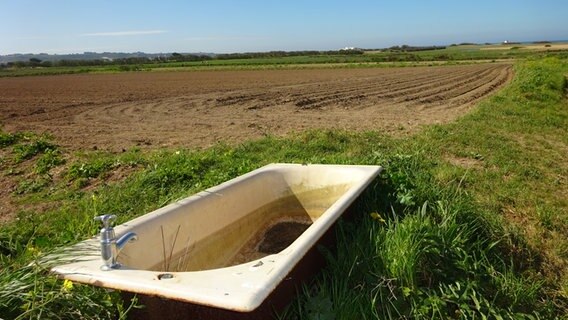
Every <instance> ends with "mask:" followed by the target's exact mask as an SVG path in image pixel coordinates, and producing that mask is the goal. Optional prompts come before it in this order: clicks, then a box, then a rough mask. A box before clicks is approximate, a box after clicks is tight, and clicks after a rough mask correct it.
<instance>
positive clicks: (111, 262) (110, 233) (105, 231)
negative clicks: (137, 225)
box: [95, 214, 138, 271]
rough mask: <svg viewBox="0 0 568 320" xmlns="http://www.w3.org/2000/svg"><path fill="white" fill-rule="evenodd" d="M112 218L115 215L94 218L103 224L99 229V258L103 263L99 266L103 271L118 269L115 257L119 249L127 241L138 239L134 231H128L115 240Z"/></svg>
mask: <svg viewBox="0 0 568 320" xmlns="http://www.w3.org/2000/svg"><path fill="white" fill-rule="evenodd" d="M114 219H116V216H115V215H111V214H105V215H102V216H98V217H95V220H98V221H101V222H102V224H103V228H102V229H101V258H102V259H103V263H104V264H103V265H102V266H101V270H104V271H109V270H113V269H119V268H120V263H118V262H117V259H118V255H119V254H120V251H121V250H122V248H123V247H124V246H125V245H126V244H127V243H128V242H131V241H135V240H138V236H137V235H136V233H134V232H128V233H126V234H124V235H123V236H122V237H120V239H118V240H117V239H116V235H115V234H114V229H113V227H112V220H114Z"/></svg>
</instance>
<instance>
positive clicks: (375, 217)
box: [371, 212, 387, 223]
mask: <svg viewBox="0 0 568 320" xmlns="http://www.w3.org/2000/svg"><path fill="white" fill-rule="evenodd" d="M371 218H373V220H377V221H379V222H382V223H387V222H386V221H385V219H383V217H381V215H380V214H379V213H378V212H372V213H371Z"/></svg>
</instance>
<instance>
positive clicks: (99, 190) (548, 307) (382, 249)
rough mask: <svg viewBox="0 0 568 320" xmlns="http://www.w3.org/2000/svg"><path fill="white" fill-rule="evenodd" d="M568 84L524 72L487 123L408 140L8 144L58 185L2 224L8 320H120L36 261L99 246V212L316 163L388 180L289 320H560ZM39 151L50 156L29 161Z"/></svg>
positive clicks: (15, 171)
mask: <svg viewBox="0 0 568 320" xmlns="http://www.w3.org/2000/svg"><path fill="white" fill-rule="evenodd" d="M566 73H568V63H567V62H566V61H564V60H558V59H545V60H534V61H527V62H523V63H518V64H517V66H516V77H515V80H514V82H513V83H512V84H511V85H510V86H509V87H508V88H506V89H505V90H503V91H502V92H500V93H499V94H497V95H496V96H494V97H492V98H490V99H488V100H486V101H485V102H483V103H482V104H481V105H480V106H479V108H477V110H476V111H475V112H474V113H472V114H470V115H468V116H466V117H464V118H462V119H461V120H459V121H457V122H456V123H453V124H449V125H442V126H434V127H430V128H427V129H426V130H425V131H423V132H422V133H420V134H418V135H416V136H413V137H409V138H400V139H395V138H392V137H388V136H383V135H381V134H380V133H376V132H368V133H351V132H342V131H312V132H307V133H304V134H302V135H300V136H298V137H295V138H273V137H267V138H265V139H262V140H258V141H253V142H248V143H245V144H242V145H240V146H237V147H230V146H224V145H218V146H216V147H213V148H210V149H207V150H203V151H192V150H163V151H155V152H141V151H139V150H130V151H128V152H125V153H123V154H118V155H117V154H104V153H85V154H76V155H67V154H65V151H64V150H60V149H59V148H58V147H57V146H56V145H55V144H53V143H51V142H50V140H49V138H48V137H37V136H34V135H29V134H8V133H2V134H0V147H1V148H0V150H1V153H0V156H1V158H0V164H2V166H1V170H2V172H1V174H2V176H3V177H10V179H16V180H17V179H20V180H21V181H27V180H34V179H36V178H37V177H41V176H45V180H46V181H45V182H44V183H43V184H42V185H41V186H38V187H36V188H31V189H30V188H28V189H25V188H24V189H23V191H22V192H20V193H19V194H17V192H14V193H15V195H14V196H13V198H14V199H15V200H14V201H16V203H17V205H18V206H20V207H21V208H25V209H23V210H21V211H20V212H19V215H18V217H17V219H16V220H15V221H13V222H12V223H9V224H5V225H3V226H2V227H0V263H1V264H0V267H1V269H2V273H1V275H0V314H1V315H3V316H4V317H8V318H18V317H19V318H21V319H24V318H37V317H45V318H50V317H53V318H57V317H59V318H77V317H84V318H103V319H104V318H112V317H120V316H121V315H124V314H125V312H126V310H127V309H128V308H129V307H130V306H126V305H123V304H122V303H121V302H120V300H119V299H118V296H117V294H116V293H110V292H106V291H104V290H100V289H95V288H91V287H88V286H83V285H72V284H70V283H67V282H62V281H56V280H54V279H53V278H52V277H50V276H48V275H47V272H46V269H45V266H42V264H39V263H35V262H37V261H40V260H41V257H42V256H44V254H45V253H46V252H51V251H52V250H54V249H55V248H58V247H62V246H65V245H68V244H71V243H74V242H77V241H79V240H81V239H84V238H86V237H90V236H92V235H94V234H95V233H96V232H97V226H96V225H95V223H94V221H93V219H92V218H93V216H95V215H98V214H102V213H111V212H112V213H115V214H117V215H118V216H119V220H120V221H119V222H123V221H126V220H128V219H130V218H132V217H134V216H137V215H140V214H143V213H146V212H148V211H150V210H152V209H155V208H158V207H160V206H163V205H164V204H167V203H169V202H172V201H174V200H175V199H179V198H181V197H184V196H187V195H188V194H191V193H193V192H196V191H198V190H202V189H204V188H206V187H209V186H212V185H215V184H218V183H220V182H222V181H226V180H227V179H230V178H232V177H235V176H238V175H240V174H243V173H245V172H248V171H250V170H252V169H255V168H257V167H260V166H262V165H265V164H267V163H271V162H296V163H299V162H308V163H357V164H379V165H383V166H385V168H386V171H385V173H384V174H383V176H382V177H381V179H380V180H379V181H377V183H376V184H375V185H374V186H373V187H371V188H370V189H369V190H368V192H367V193H366V194H365V196H364V198H363V201H362V204H361V206H360V208H359V210H358V218H357V219H356V222H353V223H342V224H341V225H340V228H339V231H338V239H339V240H338V248H337V250H336V251H333V252H326V255H327V257H328V260H329V262H330V263H329V267H328V268H326V269H325V270H324V271H323V273H322V274H321V275H320V277H319V278H318V279H317V280H316V281H315V283H314V284H313V285H312V286H309V287H306V288H305V290H304V292H303V294H301V295H300V297H299V298H298V299H297V300H296V301H295V302H294V304H293V305H292V306H291V308H290V309H289V310H287V312H286V313H285V314H283V315H282V317H283V318H298V319H355V318H381V319H382V318H404V317H406V318H429V319H432V318H464V319H469V318H474V317H481V318H483V317H487V318H510V319H513V318H514V319H517V318H527V319H535V318H543V319H547V318H554V317H559V318H561V317H562V316H565V315H566V314H567V313H568V271H566V270H568V268H567V267H566V261H567V259H568V237H567V236H566V234H567V230H568V222H567V221H568V219H566V218H567V216H568V203H567V201H566V199H567V198H568V197H567V195H566V189H567V188H566V183H567V181H566V177H567V176H568V164H567V163H566V161H565V155H566V150H567V149H568V147H567V146H568V132H567V129H566V128H568V103H567V102H566V99H565V97H564V90H565V86H566V83H565V81H566V80H565V78H564V74H566ZM26 135H27V136H28V138H26V139H24V138H22V137H24V136H26ZM38 141H44V142H42V143H39V142H38ZM28 145H32V146H34V147H33V148H32V147H29V149H33V150H36V151H33V152H31V153H30V154H31V155H29V156H25V157H23V156H21V155H22V154H28V153H27V152H24V151H22V150H27V149H28V147H26V146H28ZM46 145H48V147H46ZM38 146H39V147H38ZM44 158H50V159H51V158H55V159H59V160H49V161H48V160H41V159H44ZM43 162H45V163H48V165H40V163H43ZM41 166H43V167H44V169H42V172H44V173H39V172H37V171H35V170H36V168H38V167H41ZM45 203H49V204H50V205H49V206H48V209H45ZM87 306H88V307H87ZM101 311H104V312H101Z"/></svg>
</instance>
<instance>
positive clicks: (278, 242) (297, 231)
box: [258, 221, 311, 254]
mask: <svg viewBox="0 0 568 320" xmlns="http://www.w3.org/2000/svg"><path fill="white" fill-rule="evenodd" d="M310 224H311V223H301V222H296V221H285V222H280V223H278V224H275V225H274V226H272V227H271V228H270V229H268V230H267V231H266V232H265V233H264V238H263V239H262V241H261V242H260V244H259V245H258V251H259V252H262V253H266V254H274V253H278V252H280V251H282V250H284V249H286V247H288V246H289V245H291V244H292V242H294V240H296V238H298V237H299V236H300V235H301V234H302V233H303V232H304V231H306V229H308V228H309V227H310Z"/></svg>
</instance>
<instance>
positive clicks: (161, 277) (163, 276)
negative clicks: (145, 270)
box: [158, 273, 174, 280]
mask: <svg viewBox="0 0 568 320" xmlns="http://www.w3.org/2000/svg"><path fill="white" fill-rule="evenodd" d="M173 277H174V275H173V274H171V273H162V274H159V275H158V280H168V279H173Z"/></svg>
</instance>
